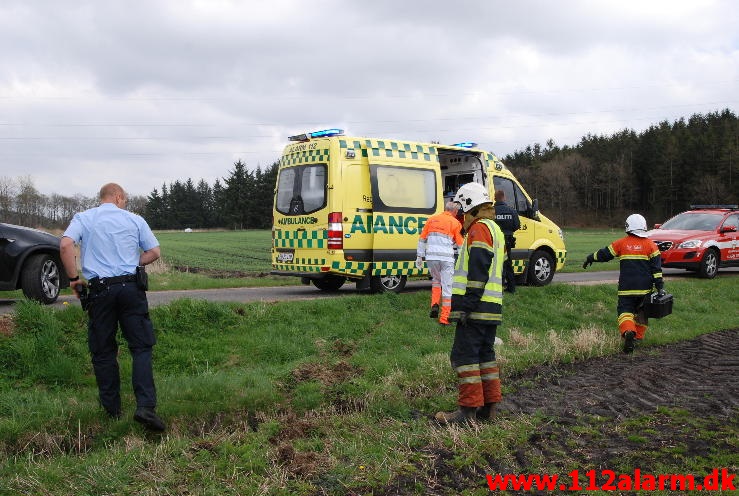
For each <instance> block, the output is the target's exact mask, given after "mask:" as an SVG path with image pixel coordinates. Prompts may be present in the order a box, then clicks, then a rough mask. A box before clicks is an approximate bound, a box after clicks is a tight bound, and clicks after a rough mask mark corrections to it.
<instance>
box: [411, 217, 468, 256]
mask: <svg viewBox="0 0 739 496" xmlns="http://www.w3.org/2000/svg"><path fill="white" fill-rule="evenodd" d="M462 243H464V238H462V224H460V223H459V221H458V220H457V219H456V218H455V217H454V216H453V215H452V214H451V213H450V212H446V211H444V212H442V213H440V214H436V215H432V216H431V217H429V218H428V220H427V221H426V224H425V225H424V226H423V230H422V231H421V237H420V238H419V239H418V248H417V250H416V255H417V256H419V257H422V258H423V257H425V258H426V260H441V261H444V262H454V246H455V245H456V246H462Z"/></svg>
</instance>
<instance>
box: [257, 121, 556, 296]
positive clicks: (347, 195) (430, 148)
mask: <svg viewBox="0 0 739 496" xmlns="http://www.w3.org/2000/svg"><path fill="white" fill-rule="evenodd" d="M289 140H290V142H291V143H290V144H289V145H287V146H286V147H285V151H284V153H283V155H282V158H281V159H280V164H279V171H278V175H277V185H276V189H275V197H274V210H273V225H272V240H273V243H272V269H273V270H272V272H271V273H272V274H276V275H284V276H296V277H301V278H302V280H303V282H304V283H306V284H310V283H312V284H313V285H314V286H316V287H317V288H318V289H321V290H325V291H335V290H337V289H338V288H340V287H341V286H342V285H344V283H345V282H347V281H353V282H355V283H356V284H357V289H360V290H365V289H370V290H371V291H374V292H383V291H395V292H399V291H402V289H403V288H404V287H405V284H406V281H407V279H408V277H409V276H421V275H425V274H427V270H426V269H425V268H424V269H423V270H418V269H417V268H416V266H415V263H414V262H415V259H416V245H417V243H418V236H419V235H420V234H421V230H422V229H423V226H424V224H425V222H426V220H427V219H428V218H429V217H430V216H431V215H433V214H436V213H438V212H441V211H443V210H444V199H445V197H449V196H451V195H453V194H454V193H456V191H457V189H459V187H460V186H461V185H463V184H466V183H469V182H472V181H474V182H478V183H480V184H483V185H485V186H486V187H487V188H488V189H489V192H490V197H491V198H492V197H493V194H494V191H495V190H498V189H501V190H503V191H504V192H505V197H506V201H507V202H508V203H509V204H510V205H511V206H512V207H514V208H515V209H516V210H517V211H518V213H519V216H520V219H521V229H520V230H519V231H516V233H515V234H516V247H515V248H514V249H513V252H512V259H513V267H514V271H515V272H516V274H517V275H518V279H520V280H521V282H528V283H529V284H532V285H536V286H543V285H546V284H549V282H550V281H551V280H552V277H553V276H554V272H555V270H559V269H561V268H562V267H563V266H564V263H565V256H566V253H567V252H566V250H565V244H564V238H563V236H562V230H561V229H560V228H559V227H557V225H556V224H554V223H553V222H552V221H551V220H549V219H548V218H546V217H545V216H544V215H542V214H541V213H540V212H539V210H538V202H537V200H532V199H531V198H530V197H529V195H528V194H527V193H526V191H525V190H524V188H523V187H522V186H521V184H520V183H519V182H518V180H517V179H516V178H515V177H514V176H513V174H512V173H511V171H509V170H508V169H507V168H506V167H505V165H503V163H502V162H501V161H500V160H499V159H498V157H496V156H495V155H493V154H492V153H490V152H486V151H484V150H480V149H478V148H477V145H476V144H474V143H458V144H455V145H441V144H437V143H418V142H411V141H399V140H394V139H375V138H359V137H348V136H344V133H343V131H342V130H340V129H328V130H324V131H316V132H311V133H305V134H300V135H297V136H291V137H290V138H289Z"/></svg>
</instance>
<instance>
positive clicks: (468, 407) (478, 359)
mask: <svg viewBox="0 0 739 496" xmlns="http://www.w3.org/2000/svg"><path fill="white" fill-rule="evenodd" d="M454 200H455V201H456V202H457V203H459V204H460V205H461V206H462V211H464V213H465V217H464V219H465V224H464V225H465V228H466V229H467V238H466V239H465V241H464V245H463V246H462V248H461V249H460V250H459V258H458V259H457V265H456V267H455V270H454V284H453V286H452V313H451V316H450V319H449V320H451V321H453V322H457V328H456V330H455V333H454V344H453V345H452V351H451V354H450V358H451V362H452V367H454V370H455V371H456V372H457V380H458V384H457V388H458V398H457V404H458V405H459V409H458V410H456V411H454V412H450V413H447V412H439V413H437V414H436V416H435V418H436V420H437V421H439V422H440V423H443V424H450V423H466V422H471V421H474V420H475V419H484V420H490V419H492V418H493V417H494V416H495V414H496V410H497V405H498V403H499V402H500V401H501V389H500V376H499V374H500V372H499V369H498V364H497V362H496V360H495V351H494V350H493V344H494V342H495V334H496V331H497V328H498V325H499V324H500V322H501V318H502V312H503V285H502V280H501V278H502V271H503V257H504V253H505V249H504V244H505V241H504V239H503V233H502V232H501V230H500V227H498V225H497V224H496V223H495V222H494V221H493V220H492V219H493V218H494V217H495V209H494V208H493V203H492V201H490V196H489V195H488V192H487V188H485V187H484V186H483V185H481V184H477V183H469V184H465V185H464V186H462V187H461V188H459V191H458V192H457V195H456V197H455V198H454Z"/></svg>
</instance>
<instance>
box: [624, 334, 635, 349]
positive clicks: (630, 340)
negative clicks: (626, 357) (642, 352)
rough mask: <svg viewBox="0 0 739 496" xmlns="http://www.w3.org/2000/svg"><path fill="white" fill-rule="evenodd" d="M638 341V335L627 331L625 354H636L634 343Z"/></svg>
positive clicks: (625, 335)
mask: <svg viewBox="0 0 739 496" xmlns="http://www.w3.org/2000/svg"><path fill="white" fill-rule="evenodd" d="M635 340H636V333H635V332H634V331H626V332H625V333H624V353H633V352H634V341H635Z"/></svg>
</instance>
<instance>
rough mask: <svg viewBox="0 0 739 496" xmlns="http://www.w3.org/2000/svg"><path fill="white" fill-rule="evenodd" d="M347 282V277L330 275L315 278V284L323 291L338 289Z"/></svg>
mask: <svg viewBox="0 0 739 496" xmlns="http://www.w3.org/2000/svg"><path fill="white" fill-rule="evenodd" d="M345 282H346V277H341V276H333V275H329V276H326V277H324V278H322V279H313V285H314V286H315V287H317V288H318V289H320V290H321V291H338V290H339V288H340V287H341V286H343V285H344V283H345Z"/></svg>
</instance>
